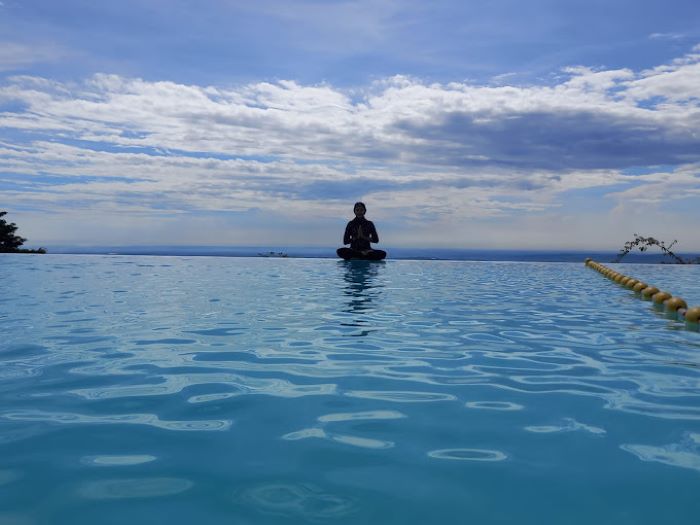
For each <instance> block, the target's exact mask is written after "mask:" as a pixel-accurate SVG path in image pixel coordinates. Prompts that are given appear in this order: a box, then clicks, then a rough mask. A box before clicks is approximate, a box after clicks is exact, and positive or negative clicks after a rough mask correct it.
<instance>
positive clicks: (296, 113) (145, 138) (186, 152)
mask: <svg viewBox="0 0 700 525" xmlns="http://www.w3.org/2000/svg"><path fill="white" fill-rule="evenodd" d="M562 75H563V76H562V77H561V78H560V80H559V81H558V82H556V83H553V84H547V85H527V86H508V85H496V86H494V85H479V84H470V83H465V82H454V83H448V84H437V83H425V82H422V81H421V80H419V79H416V78H411V77H405V76H395V77H391V78H387V79H383V80H380V81H377V82H375V83H373V84H371V85H368V86H365V87H363V88H355V89H341V88H337V87H334V86H332V85H330V84H317V85H302V84H299V83H297V82H294V81H278V82H274V83H271V82H259V83H251V84H247V85H242V86H234V87H230V86H198V85H185V84H180V83H175V82H169V81H160V82H154V81H147V80H143V79H136V78H126V77H122V76H118V75H108V74H99V75H95V76H93V77H90V78H88V79H86V80H84V81H81V82H75V83H70V82H57V81H54V80H51V79H46V78H38V77H29V76H14V77H9V78H7V79H6V81H5V82H4V83H3V84H2V85H0V188H3V196H4V197H5V198H8V199H12V200H14V201H15V202H22V205H23V206H24V207H25V208H27V209H30V208H32V207H33V208H34V209H40V210H44V211H53V212H56V211H57V210H67V209H71V210H77V209H83V210H90V211H91V213H93V212H94V213H96V212H98V211H99V210H104V211H107V212H109V213H112V212H115V213H116V210H129V212H131V213H134V214H141V215H143V216H147V215H148V214H150V213H153V214H160V215H163V214H170V215H172V216H175V215H178V214H182V213H219V212H225V211H231V210H234V211H236V212H240V213H246V212H249V211H251V210H267V211H268V212H269V213H274V214H276V216H286V217H287V218H289V219H290V220H292V218H294V217H299V216H301V215H307V216H309V217H316V218H318V219H324V218H327V217H331V216H338V215H342V214H344V213H345V212H346V211H347V210H345V208H346V207H347V202H350V201H354V200H357V199H358V198H363V199H365V200H368V201H370V202H381V203H382V204H381V207H378V208H377V216H378V217H380V218H381V217H384V218H386V220H392V218H397V217H400V220H401V221H404V222H405V223H406V224H414V225H420V224H422V223H424V222H425V221H426V220H428V221H434V222H436V223H446V221H447V222H449V223H451V224H459V223H460V222H463V221H471V220H501V219H504V218H508V217H511V218H514V217H522V216H524V215H527V214H535V215H537V214H544V213H549V212H556V211H557V210H560V209H561V208H562V207H564V206H565V205H566V204H565V203H566V198H567V196H568V195H570V194H572V193H576V192H584V191H597V192H598V196H599V197H601V198H602V196H603V195H605V194H608V195H609V197H610V199H608V200H609V201H612V202H613V203H617V204H613V206H618V207H619V206H620V203H621V202H623V203H624V202H651V203H654V204H658V203H660V202H662V201H663V200H667V199H669V198H674V197H673V195H680V194H681V193H682V194H683V195H685V196H686V197H688V196H691V195H692V196H696V195H697V187H698V184H697V182H698V176H697V173H698V166H700V134H698V133H697V129H698V118H699V116H700V88H698V87H697V86H700V54H699V53H698V50H697V49H694V50H693V51H692V52H690V53H688V54H687V55H685V56H683V57H680V58H679V59H677V60H674V61H672V62H670V63H668V64H663V65H660V66H658V67H656V68H653V69H649V70H645V71H640V72H635V71H632V70H628V69H616V70H594V69H591V68H586V67H572V68H568V69H566V70H565V71H563V72H562ZM501 80H502V81H506V80H507V78H502V79H501ZM654 166H665V167H664V168H659V169H656V170H654V169H651V170H647V172H646V173H647V174H646V175H631V174H630V173H633V172H634V169H635V168H639V167H646V168H648V167H654ZM630 170H632V171H630ZM445 228H446V230H447V229H449V228H448V227H447V226H445ZM425 235H426V236H429V235H430V234H429V233H428V232H426V233H425Z"/></svg>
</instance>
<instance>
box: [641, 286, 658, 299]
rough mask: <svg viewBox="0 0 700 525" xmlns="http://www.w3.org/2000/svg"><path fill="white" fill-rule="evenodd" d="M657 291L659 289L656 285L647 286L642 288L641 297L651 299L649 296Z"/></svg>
mask: <svg viewBox="0 0 700 525" xmlns="http://www.w3.org/2000/svg"><path fill="white" fill-rule="evenodd" d="M656 293H659V289H658V288H657V287H656V286H647V287H646V288H644V290H642V298H644V299H651V296H652V295H654V294H656Z"/></svg>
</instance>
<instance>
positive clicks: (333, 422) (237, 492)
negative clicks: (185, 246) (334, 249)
mask: <svg viewBox="0 0 700 525" xmlns="http://www.w3.org/2000/svg"><path fill="white" fill-rule="evenodd" d="M608 266H610V267H615V268H617V269H618V271H622V272H623V273H626V274H628V275H635V276H638V277H643V278H644V279H647V280H648V281H649V282H651V283H653V284H655V285H656V286H658V287H659V288H668V289H669V290H670V291H672V292H675V293H677V294H678V295H680V296H682V297H684V298H686V300H687V301H688V302H689V303H691V304H700V284H698V283H700V266H694V267H693V266H662V265H658V266H657V265H639V266H635V265H630V264H627V265H608ZM0 335H1V336H2V338H1V339H0V523H2V524H3V525H5V524H22V525H24V524H34V523H36V524H71V525H73V524H96V523H100V524H122V523H130V524H141V523H144V524H146V523H147V524H160V523H163V524H165V523H167V524H180V523H183V524H184V523H188V524H189V523H202V524H205V523H206V524H210V523H211V524H219V523H221V524H233V523H235V524H247V523H251V524H253V523H255V524H259V523H262V524H266V523H353V524H354V523H377V524H394V523H395V524H413V523H416V524H418V523H420V524H425V523H520V524H527V523H533V524H534V523H537V524H542V523H567V524H590V523H596V524H607V523H610V524H626V523H629V524H640V523H642V524H645V523H649V524H651V523H673V524H686V523H687V524H691V523H693V524H694V523H697V519H698V518H697V517H698V515H700V497H698V494H700V368H699V366H700V333H697V332H692V331H689V330H686V329H685V328H684V327H683V325H682V324H681V323H678V322H676V321H673V320H670V319H668V318H666V317H665V316H664V314H663V313H660V312H657V311H654V309H653V308H652V307H651V305H650V304H649V303H648V302H644V301H641V300H639V299H637V298H636V297H634V295H633V294H632V293H631V292H629V291H627V290H625V289H623V288H621V287H620V286H618V285H615V284H614V283H611V282H610V281H609V280H607V279H605V278H603V277H602V276H600V275H599V274H598V273H597V272H594V271H593V270H591V269H588V268H586V267H584V265H583V264H570V263H508V262H500V263H479V262H474V263H472V262H464V261H459V262H444V261H386V262H385V263H363V262H360V261H357V262H354V263H344V262H341V261H336V260H330V259H329V260H323V259H320V260H309V259H262V258H215V257H196V258H195V257H190V258H188V257H146V256H142V257H138V256H114V257H109V256H71V255H46V256H31V255H5V256H0Z"/></svg>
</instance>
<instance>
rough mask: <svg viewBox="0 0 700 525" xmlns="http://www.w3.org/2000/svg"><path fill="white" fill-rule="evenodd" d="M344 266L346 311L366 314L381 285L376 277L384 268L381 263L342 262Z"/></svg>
mask: <svg viewBox="0 0 700 525" xmlns="http://www.w3.org/2000/svg"><path fill="white" fill-rule="evenodd" d="M340 264H342V265H344V266H345V275H344V276H343V277H344V278H345V289H344V290H343V293H344V294H345V295H346V297H347V298H348V311H349V312H352V313H363V312H367V311H368V310H369V309H370V308H371V303H372V300H373V299H374V298H375V297H376V296H377V294H378V292H379V290H380V289H381V288H382V284H381V283H378V281H377V275H378V274H379V270H380V268H382V267H383V266H384V264H385V263H384V262H383V261H342V262H341V263H340Z"/></svg>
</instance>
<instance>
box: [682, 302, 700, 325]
mask: <svg viewBox="0 0 700 525" xmlns="http://www.w3.org/2000/svg"><path fill="white" fill-rule="evenodd" d="M685 320H686V322H688V323H697V322H698V321H699V320H700V306H694V307H693V308H688V310H686V312H685Z"/></svg>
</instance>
